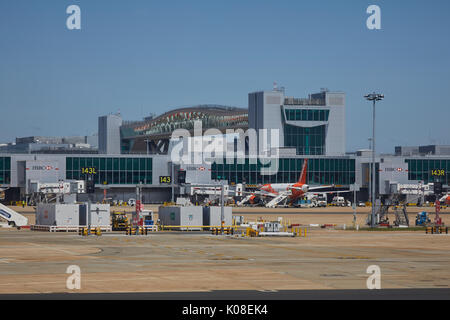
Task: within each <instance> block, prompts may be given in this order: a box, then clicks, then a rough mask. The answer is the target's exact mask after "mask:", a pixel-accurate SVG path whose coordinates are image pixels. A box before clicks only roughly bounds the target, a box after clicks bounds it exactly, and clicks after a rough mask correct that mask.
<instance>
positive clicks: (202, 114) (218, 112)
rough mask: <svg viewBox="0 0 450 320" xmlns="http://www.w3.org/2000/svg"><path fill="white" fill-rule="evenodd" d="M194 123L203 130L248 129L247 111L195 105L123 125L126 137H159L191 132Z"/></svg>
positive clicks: (218, 106)
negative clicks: (167, 134)
mask: <svg viewBox="0 0 450 320" xmlns="http://www.w3.org/2000/svg"><path fill="white" fill-rule="evenodd" d="M195 121H202V126H203V129H208V128H218V129H221V128H224V127H244V128H245V127H248V110H247V109H242V108H236V107H228V106H222V105H197V106H193V107H184V108H179V109H175V110H171V111H168V112H166V113H164V114H162V115H160V116H158V117H156V118H153V119H150V120H146V121H139V122H129V123H125V124H124V125H123V127H122V134H124V135H126V136H129V137H130V136H141V135H146V136H148V135H160V134H164V133H171V132H173V131H174V130H176V129H187V130H191V129H193V127H194V122H195Z"/></svg>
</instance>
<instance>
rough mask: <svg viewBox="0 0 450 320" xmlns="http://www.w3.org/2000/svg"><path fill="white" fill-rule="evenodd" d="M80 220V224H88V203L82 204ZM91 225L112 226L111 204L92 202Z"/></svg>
mask: <svg viewBox="0 0 450 320" xmlns="http://www.w3.org/2000/svg"><path fill="white" fill-rule="evenodd" d="M79 206H80V214H79V221H80V226H87V225H88V224H89V223H86V222H87V219H88V218H87V210H88V209H87V207H88V205H87V204H80V205H79ZM90 225H91V226H94V227H95V226H99V227H102V226H110V225H111V212H110V205H109V204H96V203H95V204H94V203H92V204H91V221H90Z"/></svg>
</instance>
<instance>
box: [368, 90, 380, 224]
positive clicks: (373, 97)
mask: <svg viewBox="0 0 450 320" xmlns="http://www.w3.org/2000/svg"><path fill="white" fill-rule="evenodd" d="M364 97H365V98H366V99H367V100H369V101H372V102H373V116H372V190H371V191H372V219H371V223H370V226H371V227H372V228H374V227H375V200H376V199H375V197H376V190H375V186H376V180H377V179H376V175H375V174H376V170H375V106H376V102H377V101H381V100H383V99H384V95H382V94H379V93H375V92H374V93H371V94H368V95H366V96H364Z"/></svg>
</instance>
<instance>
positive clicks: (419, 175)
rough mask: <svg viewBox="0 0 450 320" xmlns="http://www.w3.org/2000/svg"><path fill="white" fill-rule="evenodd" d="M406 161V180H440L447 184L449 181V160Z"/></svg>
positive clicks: (425, 181)
mask: <svg viewBox="0 0 450 320" xmlns="http://www.w3.org/2000/svg"><path fill="white" fill-rule="evenodd" d="M406 163H408V180H419V181H424V183H431V182H435V181H440V182H443V183H444V184H447V185H448V184H449V182H450V160H445V159H442V160H441V159H438V160H434V159H433V160H431V159H426V160H417V159H407V160H406Z"/></svg>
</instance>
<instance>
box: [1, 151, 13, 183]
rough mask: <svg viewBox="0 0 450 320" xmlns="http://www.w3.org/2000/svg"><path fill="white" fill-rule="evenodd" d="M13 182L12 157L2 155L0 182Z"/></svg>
mask: <svg viewBox="0 0 450 320" xmlns="http://www.w3.org/2000/svg"><path fill="white" fill-rule="evenodd" d="M10 183H11V158H10V157H0V184H10Z"/></svg>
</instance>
